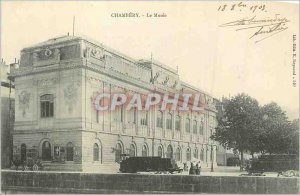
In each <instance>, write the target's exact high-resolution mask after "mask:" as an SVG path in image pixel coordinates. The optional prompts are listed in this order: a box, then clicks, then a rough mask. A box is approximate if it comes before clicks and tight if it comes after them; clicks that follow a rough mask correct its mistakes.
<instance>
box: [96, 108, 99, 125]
mask: <svg viewBox="0 0 300 195" xmlns="http://www.w3.org/2000/svg"><path fill="white" fill-rule="evenodd" d="M96 122H97V123H99V110H96Z"/></svg>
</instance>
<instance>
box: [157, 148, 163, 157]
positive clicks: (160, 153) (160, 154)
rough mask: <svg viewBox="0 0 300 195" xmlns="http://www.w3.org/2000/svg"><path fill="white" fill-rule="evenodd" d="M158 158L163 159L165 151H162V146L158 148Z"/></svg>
mask: <svg viewBox="0 0 300 195" xmlns="http://www.w3.org/2000/svg"><path fill="white" fill-rule="evenodd" d="M157 156H160V157H163V149H162V147H161V146H158V149H157Z"/></svg>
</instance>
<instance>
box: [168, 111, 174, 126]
mask: <svg viewBox="0 0 300 195" xmlns="http://www.w3.org/2000/svg"><path fill="white" fill-rule="evenodd" d="M172 117H173V116H172V114H171V113H168V115H167V129H172Z"/></svg>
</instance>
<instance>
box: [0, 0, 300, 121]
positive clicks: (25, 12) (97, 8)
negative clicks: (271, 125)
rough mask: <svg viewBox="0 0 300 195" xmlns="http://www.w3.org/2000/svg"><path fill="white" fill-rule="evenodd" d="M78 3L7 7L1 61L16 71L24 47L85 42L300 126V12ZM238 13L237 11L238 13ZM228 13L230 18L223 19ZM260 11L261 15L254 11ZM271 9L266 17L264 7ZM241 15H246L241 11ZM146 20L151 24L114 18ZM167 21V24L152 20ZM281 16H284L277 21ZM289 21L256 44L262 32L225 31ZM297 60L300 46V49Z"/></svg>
mask: <svg viewBox="0 0 300 195" xmlns="http://www.w3.org/2000/svg"><path fill="white" fill-rule="evenodd" d="M238 3H239V2H237V1H235V2H217V1H214V2H203V1H201V2H200V1H199V2H196V1H190V2H181V1H175V2H169V1H164V2H157V1H154V2H139V1H132V2H120V1H118V2H107V1H102V2H95V1H92V2H86V1H84V2H83V1H80V2H70V1H62V2H59V1H54V2H45V1H43V2H42V1H28V2H26V1H25V2H19V1H1V34H0V35H1V58H3V59H4V60H5V61H6V62H7V63H12V62H13V61H14V58H17V59H19V58H20V50H21V49H22V48H24V47H27V46H30V45H33V44H36V43H39V42H43V41H46V40H48V39H50V38H54V37H58V36H62V35H67V33H68V32H69V33H70V34H72V28H73V17H74V16H75V28H74V30H75V35H77V36H80V35H85V36H88V37H90V38H92V39H95V40H97V41H99V42H101V43H104V44H105V45H108V46H109V47H111V48H114V49H115V50H118V51H120V52H122V53H125V54H126V55H128V56H131V57H133V58H134V59H145V58H148V59H149V58H150V56H151V53H152V55H153V58H154V59H155V60H157V61H160V62H161V63H163V64H165V65H167V66H170V67H172V68H174V69H176V68H177V67H178V70H179V76H180V79H182V80H183V81H185V82H188V83H189V84H192V85H194V86H195V87H197V88H200V89H202V90H204V91H206V92H208V93H209V94H211V95H213V96H214V97H216V98H221V97H222V96H224V97H228V96H234V95H236V94H238V93H246V94H248V95H250V96H252V97H254V98H256V99H257V100H258V101H259V103H260V104H261V105H264V104H267V103H270V102H272V101H273V102H276V103H278V104H279V105H280V106H281V107H282V108H283V109H284V110H286V111H287V115H288V116H289V118H290V119H294V118H299V79H298V78H299V58H298V57H297V58H296V73H297V75H296V77H295V79H296V87H294V86H293V84H292V82H293V67H292V61H293V57H292V56H293V55H292V54H293V53H292V49H293V35H296V38H297V39H299V8H298V5H296V4H289V3H280V2H276V3H274V2H267V3H266V2H265V1H260V2H244V4H245V6H244V7H243V6H240V7H239V5H238ZM234 4H236V5H235V7H234V9H233V10H231V9H229V8H232V6H233V5H234ZM224 5H226V9H225V10H224V11H220V10H219V11H218V9H219V7H220V6H221V8H222V7H223V6H224ZM256 5H257V9H256V10H255V11H254V13H253V9H252V10H250V8H251V7H252V6H253V7H255V6H256ZM263 5H265V6H264V9H263V10H262V9H259V8H258V7H259V6H261V8H262V6H263ZM238 8H239V9H238ZM114 13H139V14H140V15H144V16H143V17H126V18H124V17H123V18H122V17H112V14H114ZM147 13H148V14H152V15H153V14H154V13H165V14H166V15H167V17H161V18H157V17H146V15H147ZM276 14H279V15H277V16H275V15H276ZM254 16H255V18H256V19H265V18H275V17H278V18H280V17H282V18H286V19H287V20H288V21H289V22H287V23H286V26H285V27H287V29H286V30H284V31H282V32H278V33H276V34H274V35H273V36H271V37H269V38H266V39H264V40H262V41H260V42H258V43H256V42H255V41H257V40H260V39H261V38H263V37H264V36H267V35H257V36H255V37H254V38H251V39H250V37H251V36H252V35H253V34H254V33H255V32H257V31H258V29H257V28H250V29H247V30H241V31H236V29H237V28H238V27H235V26H234V27H220V25H221V24H224V23H227V22H232V21H236V20H240V19H243V18H252V17H254ZM297 43H299V41H298V40H297ZM297 47H298V48H297V56H299V55H298V54H299V46H298V45H297Z"/></svg>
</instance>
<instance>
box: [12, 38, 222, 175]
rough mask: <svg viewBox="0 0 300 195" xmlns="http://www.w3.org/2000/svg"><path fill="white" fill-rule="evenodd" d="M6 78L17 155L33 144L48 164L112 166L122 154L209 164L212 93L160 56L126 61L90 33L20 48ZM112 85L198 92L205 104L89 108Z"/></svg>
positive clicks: (141, 91)
mask: <svg viewBox="0 0 300 195" xmlns="http://www.w3.org/2000/svg"><path fill="white" fill-rule="evenodd" d="M11 77H12V78H14V82H15V109H16V111H15V125H14V131H13V146H14V150H13V152H14V156H16V157H18V156H19V157H20V158H21V159H26V157H27V156H28V152H29V151H32V150H36V151H37V152H38V155H39V157H40V158H41V159H42V161H43V162H44V164H46V165H49V167H56V168H57V169H70V170H81V171H85V170H97V169H99V170H100V171H101V170H105V169H108V168H117V167H118V163H119V162H120V160H121V156H120V155H121V154H129V155H131V156H163V157H172V158H175V159H176V160H177V161H179V162H188V161H191V160H194V159H199V160H200V159H201V160H202V163H203V165H202V166H210V163H211V162H212V160H213V162H214V163H216V146H215V145H213V146H212V144H214V143H213V142H212V141H211V140H210V139H209V137H210V135H211V134H212V133H213V132H214V128H215V126H216V108H215V105H214V102H215V101H214V98H213V97H211V95H209V94H207V93H205V92H203V91H201V90H200V89H197V88H196V87H193V86H191V85H189V84H187V83H185V82H183V81H181V80H180V79H179V75H178V71H176V70H174V69H172V68H170V67H167V66H165V65H163V64H161V63H159V62H156V61H152V60H151V61H150V60H135V59H132V58H130V57H128V56H126V55H124V54H122V53H120V52H118V51H115V50H113V49H111V48H109V47H107V46H105V45H103V44H101V43H98V42H97V41H94V40H91V39H89V38H82V37H76V36H63V37H58V38H53V39H49V40H47V41H45V42H42V43H39V44H36V45H33V46H30V47H27V48H24V49H23V50H22V51H21V58H20V64H19V66H18V67H16V68H14V69H13V70H12V71H11ZM116 91H118V92H126V93H127V92H131V93H139V94H144V95H147V94H149V93H153V92H156V93H161V94H166V93H178V92H190V93H201V94H202V95H203V97H205V105H204V110H202V111H197V112H192V111H188V112H178V111H164V112H162V111H160V110H159V109H158V108H157V109H156V108H155V109H152V110H150V111H134V110H133V111H132V110H131V111H127V110H125V109H119V110H118V111H117V112H112V111H106V112H101V111H97V110H96V109H95V106H94V102H93V100H94V98H95V96H96V94H97V93H101V92H110V93H114V92H116ZM62 162H64V163H62Z"/></svg>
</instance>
